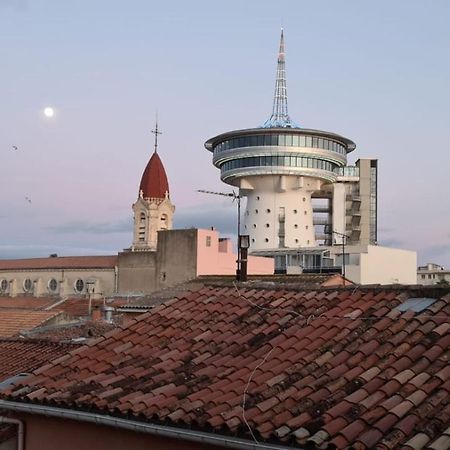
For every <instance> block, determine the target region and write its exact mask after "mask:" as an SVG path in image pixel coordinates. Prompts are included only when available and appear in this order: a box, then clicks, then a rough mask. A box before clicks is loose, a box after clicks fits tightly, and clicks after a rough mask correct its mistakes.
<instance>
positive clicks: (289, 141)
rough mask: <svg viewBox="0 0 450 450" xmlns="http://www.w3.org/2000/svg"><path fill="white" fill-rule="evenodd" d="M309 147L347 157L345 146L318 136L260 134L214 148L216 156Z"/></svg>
mask: <svg viewBox="0 0 450 450" xmlns="http://www.w3.org/2000/svg"><path fill="white" fill-rule="evenodd" d="M269 145H270V146H277V147H309V148H321V149H323V150H330V151H332V152H336V153H340V154H342V155H346V154H347V151H346V148H345V146H344V145H342V144H341V143H339V142H337V141H333V140H331V139H326V138H321V137H317V136H303V135H298V134H258V135H255V136H243V137H236V138H233V139H228V140H227V141H223V142H221V143H219V144H217V145H216V146H215V147H214V154H215V155H216V154H217V153H220V152H222V151H225V150H231V149H233V148H242V147H265V146H269Z"/></svg>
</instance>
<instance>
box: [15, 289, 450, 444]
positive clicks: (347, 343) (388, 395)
mask: <svg viewBox="0 0 450 450" xmlns="http://www.w3.org/2000/svg"><path fill="white" fill-rule="evenodd" d="M353 290H354V289H341V290H338V291H328V290H327V291H308V292H302V291H298V290H297V291H294V290H289V289H288V288H284V287H282V286H281V287H279V288H278V287H276V288H271V289H270V290H268V289H264V288H258V287H252V288H246V287H239V292H238V291H236V289H235V288H234V287H233V288H230V287H220V288H218V287H208V286H206V287H202V288H201V289H199V290H197V291H190V292H188V293H186V294H183V295H180V296H179V298H178V299H176V300H173V301H171V302H168V303H166V304H164V305H160V306H157V307H155V308H154V309H152V311H151V312H149V313H146V314H143V315H141V316H139V317H138V318H136V319H134V320H132V321H130V322H129V323H128V324H126V325H123V326H122V327H120V328H118V329H116V330H115V331H113V332H109V333H106V334H105V335H104V337H103V338H102V339H101V340H97V341H96V342H95V343H92V344H91V345H89V346H85V347H84V348H83V350H79V351H77V352H73V353H71V354H70V355H68V356H67V357H66V358H65V360H61V361H60V362H58V361H57V360H56V361H54V362H52V363H51V364H50V365H48V366H47V367H45V368H43V369H42V370H41V371H39V374H37V375H35V376H33V377H30V378H29V379H28V380H27V381H26V383H28V386H27V387H26V389H22V388H21V387H20V386H17V387H14V388H12V389H10V390H9V391H7V394H6V396H7V398H8V399H11V400H14V401H29V400H30V399H33V401H34V402H36V403H39V402H46V401H48V400H51V401H54V402H57V403H58V404H60V405H61V406H64V407H72V406H73V405H76V406H77V408H86V409H89V410H91V411H94V412H97V413H100V414H103V413H105V411H114V412H115V414H119V415H122V416H123V417H124V418H126V417H128V415H129V414H133V415H134V416H135V417H137V418H136V420H146V421H153V420H155V418H157V419H156V420H157V421H158V422H159V423H160V422H162V423H166V421H167V423H169V424H171V425H172V426H194V425H195V427H200V428H201V427H203V426H206V427H212V428H213V431H214V432H217V433H222V432H224V433H235V434H238V435H241V436H242V437H244V438H249V433H248V430H247V428H246V425H245V422H244V420H243V417H242V407H241V405H242V402H243V399H244V392H245V393H246V395H245V417H246V420H247V421H248V423H249V425H250V427H251V428H252V430H253V431H254V432H257V433H259V439H262V440H264V439H267V440H271V441H278V443H280V442H284V441H286V442H288V441H289V440H292V439H295V440H296V441H297V442H298V443H299V444H301V445H302V446H303V445H304V446H306V447H312V448H313V447H323V448H325V447H326V446H327V445H329V446H331V445H335V446H337V448H339V449H341V448H345V447H349V446H353V448H355V449H363V448H364V449H365V448H371V447H375V448H377V449H386V450H389V449H391V448H392V449H393V448H395V447H397V448H395V450H398V449H399V448H400V447H402V446H407V445H410V443H411V442H413V443H414V442H415V441H414V439H415V435H414V433H417V431H415V430H424V431H425V432H426V433H427V434H428V435H429V436H430V439H429V442H428V441H427V443H425V444H424V445H432V443H434V442H437V444H436V445H438V444H440V442H445V440H443V439H441V440H439V439H440V438H441V437H442V430H445V429H446V428H448V427H449V426H450V411H448V412H447V411H446V408H447V406H448V398H449V395H450V394H449V387H450V383H448V378H449V372H448V371H449V369H448V367H449V365H450V363H449V360H448V355H447V353H446V351H447V348H446V346H445V345H444V344H445V343H446V342H447V338H448V336H449V334H450V330H449V327H446V325H445V322H442V321H441V322H434V321H433V320H430V318H429V316H430V315H433V314H434V313H433V311H430V309H428V310H427V311H425V312H420V313H415V314H411V313H409V312H408V313H403V314H400V312H399V311H398V310H396V309H395V307H396V306H397V305H398V304H399V303H400V301H402V299H403V298H408V295H410V296H411V294H408V291H399V290H396V291H394V290H392V291H390V290H387V289H384V288H383V289H368V288H361V287H359V288H358V290H357V291H356V292H353ZM414 295H417V294H414ZM439 303H440V307H439V309H436V311H441V310H442V308H443V307H444V306H445V305H447V303H450V297H449V299H448V300H445V301H443V300H441V301H440V302H439ZM255 305H257V306H255ZM261 307H262V308H264V309H261ZM271 308H273V309H271ZM292 311H298V313H299V314H301V315H302V316H301V317H299V316H298V315H296V314H294V313H292ZM331 312H332V314H331ZM321 314H323V315H322V316H320V315H321ZM365 315H367V316H369V317H370V319H369V320H366V319H367V318H366V317H365ZM318 316H320V317H318ZM426 316H428V318H427V317H426ZM102 408H104V409H102ZM138 414H140V415H139V416H137V415H138ZM174 424H175V425H174ZM178 424H179V425H178ZM418 440H419V437H418V438H417V439H416V441H418ZM410 447H411V448H414V447H412V446H411V445H410Z"/></svg>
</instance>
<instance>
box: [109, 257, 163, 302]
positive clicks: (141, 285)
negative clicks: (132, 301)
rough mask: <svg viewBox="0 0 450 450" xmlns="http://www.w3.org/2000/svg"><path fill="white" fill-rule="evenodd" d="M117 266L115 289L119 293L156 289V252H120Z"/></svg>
mask: <svg viewBox="0 0 450 450" xmlns="http://www.w3.org/2000/svg"><path fill="white" fill-rule="evenodd" d="M117 266H118V284H117V288H118V289H117V290H118V292H120V293H121V294H129V293H149V292H153V291H155V290H156V252H151V251H136V252H121V253H119V259H118V263H117Z"/></svg>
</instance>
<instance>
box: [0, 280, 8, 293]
mask: <svg viewBox="0 0 450 450" xmlns="http://www.w3.org/2000/svg"><path fill="white" fill-rule="evenodd" d="M7 290H8V280H5V279H4V278H3V280H1V281H0V292H6V291H7Z"/></svg>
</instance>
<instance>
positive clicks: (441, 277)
mask: <svg viewBox="0 0 450 450" xmlns="http://www.w3.org/2000/svg"><path fill="white" fill-rule="evenodd" d="M441 283H442V284H445V283H450V270H446V269H445V268H444V267H442V266H440V265H439V264H433V263H428V264H427V265H425V266H419V267H418V268H417V284H427V285H428V284H441Z"/></svg>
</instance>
